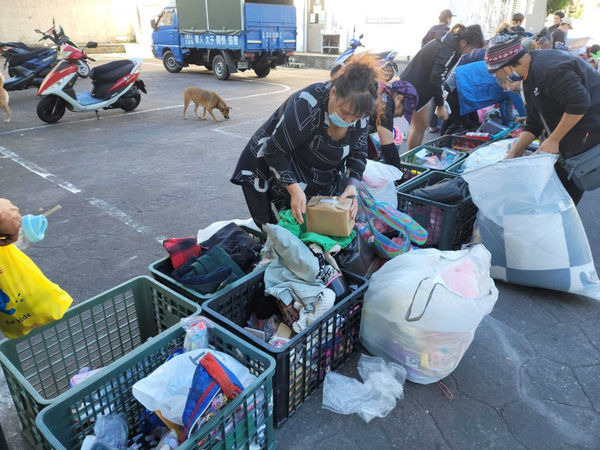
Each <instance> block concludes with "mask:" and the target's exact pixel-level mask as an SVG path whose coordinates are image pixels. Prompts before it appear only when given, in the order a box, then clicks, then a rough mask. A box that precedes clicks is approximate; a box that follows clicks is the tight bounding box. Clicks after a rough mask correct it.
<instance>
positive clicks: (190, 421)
mask: <svg viewBox="0 0 600 450" xmlns="http://www.w3.org/2000/svg"><path fill="white" fill-rule="evenodd" d="M215 360H216V361H217V362H218V363H219V366H221V368H222V369H223V371H224V372H225V373H226V374H227V377H229V380H230V381H231V382H232V383H233V384H235V385H236V386H237V387H238V388H240V390H244V386H243V385H242V383H240V381H239V380H238V379H237V377H236V376H235V375H234V374H233V373H232V372H231V371H230V370H229V369H228V368H227V367H226V366H225V365H224V364H222V363H221V361H219V360H218V359H217V358H215ZM211 384H212V386H211ZM220 392H221V394H222V395H223V396H224V395H225V394H223V393H222V391H221V387H220V386H219V383H217V382H216V380H215V379H214V378H213V377H211V376H210V374H209V373H208V372H207V371H206V369H205V368H204V367H202V364H200V362H199V361H198V365H197V366H196V371H195V372H194V378H193V379H192V387H191V388H190V393H189V394H188V398H187V400H186V402H185V408H184V410H183V416H182V420H183V424H184V426H185V427H186V429H187V430H188V435H189V434H191V433H192V432H193V431H194V430H195V429H196V428H199V427H200V426H202V424H203V423H204V421H203V420H202V419H200V420H198V418H202V416H207V415H208V414H210V413H216V411H217V410H218V409H219V408H220V407H217V408H215V405H214V404H213V400H214V399H215V397H216V396H217V395H218V394H219V393H220ZM224 401H225V400H219V401H216V402H215V403H219V404H222V403H223V402H224ZM221 406H222V405H221Z"/></svg>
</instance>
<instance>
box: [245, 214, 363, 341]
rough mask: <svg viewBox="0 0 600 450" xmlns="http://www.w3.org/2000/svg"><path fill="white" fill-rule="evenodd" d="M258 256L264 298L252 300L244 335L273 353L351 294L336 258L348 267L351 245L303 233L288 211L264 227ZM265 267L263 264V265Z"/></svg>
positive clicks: (346, 239)
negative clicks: (257, 341) (266, 345)
mask: <svg viewBox="0 0 600 450" xmlns="http://www.w3.org/2000/svg"><path fill="white" fill-rule="evenodd" d="M263 229H264V231H265V232H266V234H267V241H266V243H265V246H264V248H263V251H262V256H263V263H265V264H266V266H265V271H264V285H265V291H264V296H262V295H259V296H258V297H256V298H254V299H253V302H252V307H251V314H250V317H249V318H248V322H247V324H246V325H247V326H246V330H247V331H249V332H250V333H252V334H253V335H255V336H256V337H258V338H260V339H261V340H264V341H265V342H267V343H269V344H270V345H271V346H273V347H275V348H278V347H283V346H285V345H287V343H288V342H289V340H290V339H292V338H293V337H294V336H295V335H296V334H299V333H301V332H302V331H304V330H305V329H307V328H308V327H310V326H311V324H313V323H314V322H315V321H317V320H319V318H320V317H322V316H323V315H324V314H326V313H327V312H328V311H329V310H331V308H333V306H334V304H335V303H336V301H337V300H341V299H343V298H344V297H346V296H347V295H348V294H349V292H350V291H351V287H350V286H349V284H348V281H347V279H346V277H345V276H344V274H343V272H342V268H341V267H340V265H339V263H338V260H336V257H338V256H339V257H340V260H341V261H342V262H344V263H346V262H348V259H350V258H348V256H349V255H348V253H347V252H344V249H348V248H349V247H351V244H352V243H353V242H354V241H356V239H357V236H356V232H355V231H352V233H351V234H350V236H348V237H330V236H324V235H321V234H318V233H314V232H307V231H306V226H305V225H300V224H298V222H296V220H295V219H294V217H293V216H292V214H291V211H290V210H286V211H282V212H281V213H280V215H279V222H278V224H277V225H274V224H267V225H265V226H264V228H263ZM267 263H268V264H267Z"/></svg>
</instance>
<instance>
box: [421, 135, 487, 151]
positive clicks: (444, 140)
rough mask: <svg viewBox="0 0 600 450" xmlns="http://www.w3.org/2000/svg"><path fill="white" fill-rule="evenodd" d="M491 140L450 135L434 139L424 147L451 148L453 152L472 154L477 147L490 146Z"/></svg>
mask: <svg viewBox="0 0 600 450" xmlns="http://www.w3.org/2000/svg"><path fill="white" fill-rule="evenodd" d="M489 142H490V139H489V138H487V139H485V138H483V137H479V138H478V137H476V136H464V135H461V134H448V135H445V136H440V137H439V138H436V139H433V140H431V141H428V142H426V143H425V144H423V145H426V146H428V147H438V148H443V147H445V148H451V149H452V150H458V151H460V152H467V153H470V152H471V151H473V150H474V149H476V148H477V147H481V146H482V145H486V144H489Z"/></svg>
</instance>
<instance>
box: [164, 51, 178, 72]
mask: <svg viewBox="0 0 600 450" xmlns="http://www.w3.org/2000/svg"><path fill="white" fill-rule="evenodd" d="M162 59H163V66H165V69H167V72H171V73H177V72H181V69H182V68H183V66H182V65H181V64H179V63H178V62H177V60H176V59H175V55H174V54H173V52H172V51H171V50H167V51H166V52H164V53H163V58H162Z"/></svg>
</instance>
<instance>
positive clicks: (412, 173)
mask: <svg viewBox="0 0 600 450" xmlns="http://www.w3.org/2000/svg"><path fill="white" fill-rule="evenodd" d="M422 150H427V151H429V152H430V153H432V154H434V155H437V158H438V159H439V158H440V157H441V155H442V154H443V153H444V150H443V149H442V148H441V147H436V146H432V145H429V144H423V145H420V146H418V147H415V148H413V149H412V150H410V151H408V152H406V153H404V154H402V155H400V167H399V169H400V170H401V171H402V179H401V180H399V181H396V186H397V187H400V186H404V185H405V184H407V183H408V182H412V180H413V179H416V178H418V177H420V176H421V175H426V174H428V173H429V172H431V171H434V170H435V169H431V168H429V167H427V166H424V165H422V164H421V163H419V162H417V161H415V156H416V155H417V154H418V153H419V152H420V151H422ZM467 156H468V155H467V153H464V152H459V153H457V154H456V160H455V161H454V162H453V163H452V164H451V165H450V166H448V167H447V168H446V169H445V170H450V169H451V168H453V167H455V166H456V165H459V164H461V163H462V161H463V160H464V159H466V158H467Z"/></svg>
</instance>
